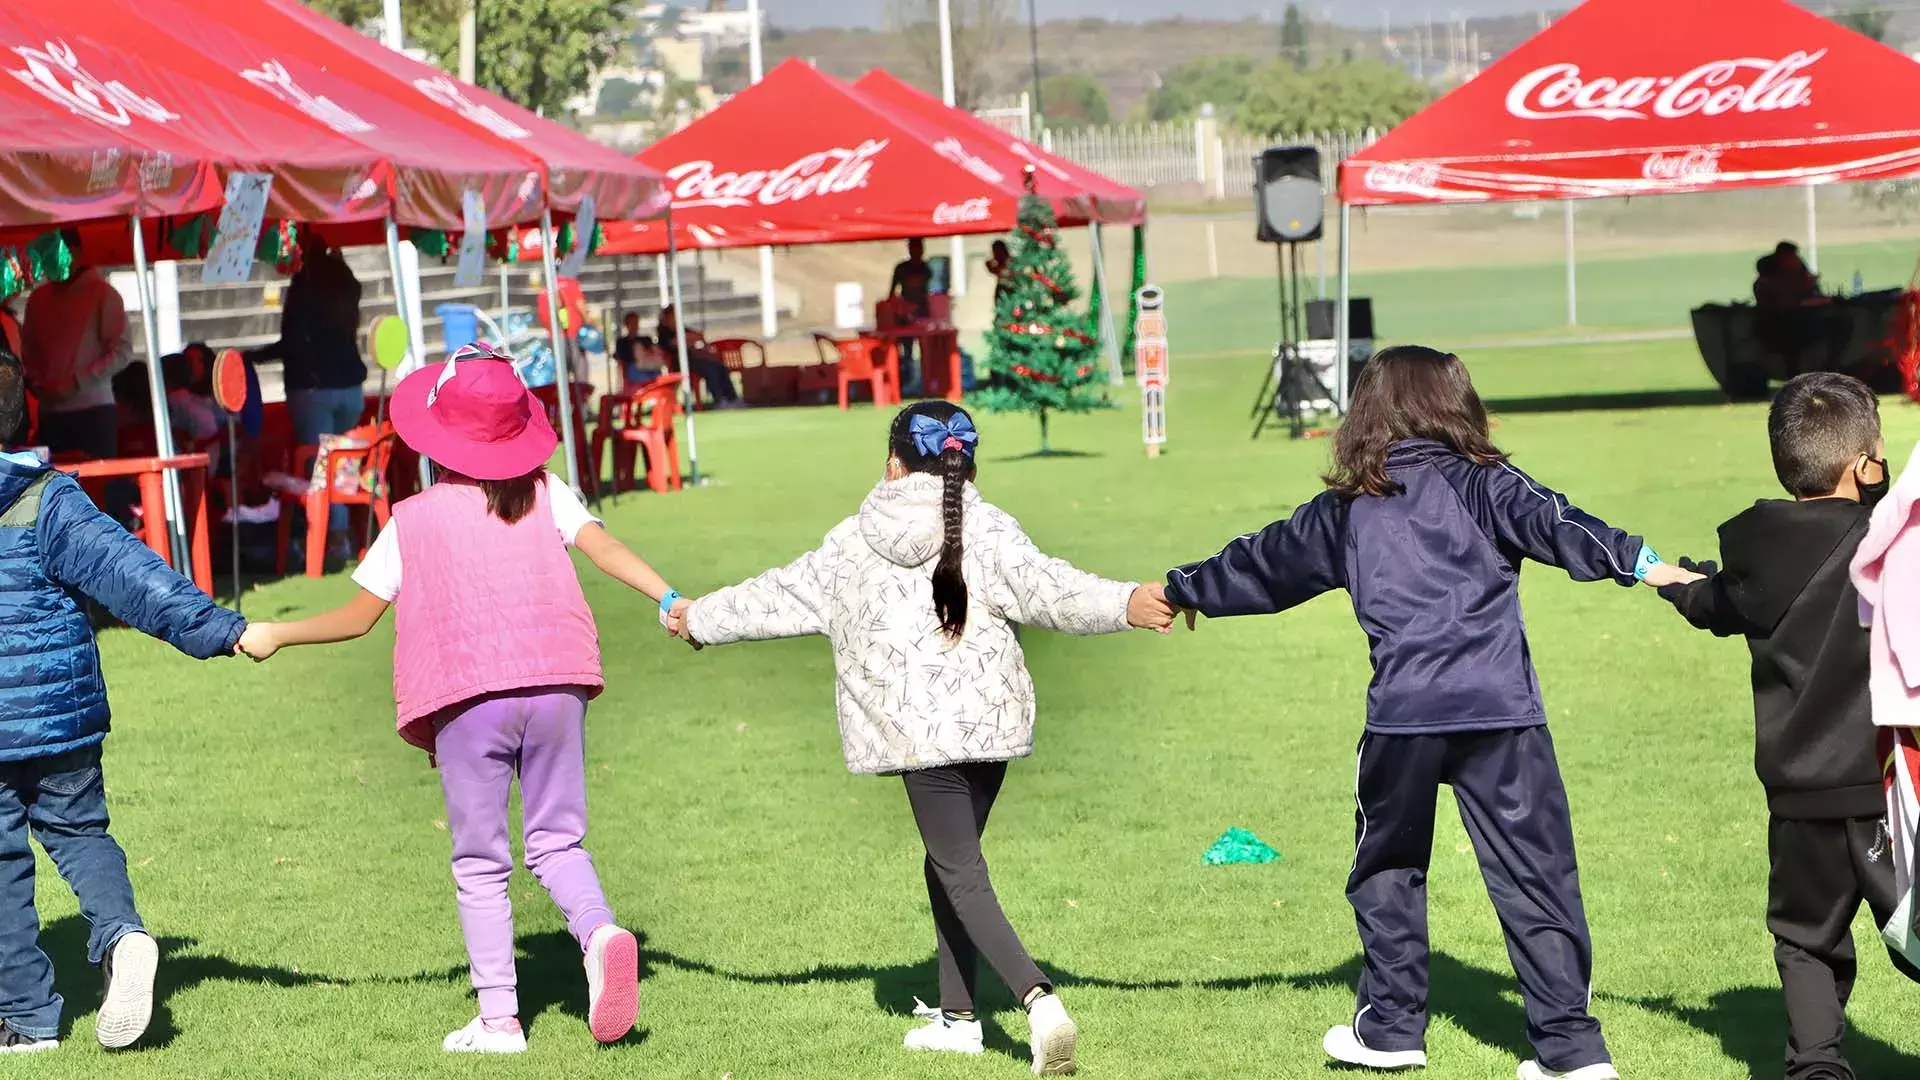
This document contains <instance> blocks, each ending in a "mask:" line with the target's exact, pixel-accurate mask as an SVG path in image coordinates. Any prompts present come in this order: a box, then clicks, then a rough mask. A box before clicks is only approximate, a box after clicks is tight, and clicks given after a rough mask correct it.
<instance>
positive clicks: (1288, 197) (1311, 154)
mask: <svg viewBox="0 0 1920 1080" xmlns="http://www.w3.org/2000/svg"><path fill="white" fill-rule="evenodd" d="M1326 201H1327V194H1326V191H1325V190H1323V189H1322V188H1321V186H1320V150H1319V148H1318V147H1313V146H1276V147H1273V148H1271V149H1268V150H1264V151H1261V153H1260V156H1259V157H1257V158H1254V159H1253V216H1254V219H1255V220H1256V221H1258V222H1259V224H1260V242H1261V243H1263V244H1282V243H1285V244H1304V243H1309V242H1311V241H1314V240H1318V239H1320V226H1321V222H1322V219H1323V218H1324V217H1325V214H1326Z"/></svg>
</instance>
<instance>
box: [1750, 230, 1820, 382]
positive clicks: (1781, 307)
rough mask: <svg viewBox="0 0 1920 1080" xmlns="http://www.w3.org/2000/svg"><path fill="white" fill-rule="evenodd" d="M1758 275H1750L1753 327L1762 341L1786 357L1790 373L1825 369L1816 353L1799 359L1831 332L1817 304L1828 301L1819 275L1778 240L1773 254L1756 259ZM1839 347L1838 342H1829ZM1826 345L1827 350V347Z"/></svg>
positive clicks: (1797, 249) (1785, 244)
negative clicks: (1815, 355)
mask: <svg viewBox="0 0 1920 1080" xmlns="http://www.w3.org/2000/svg"><path fill="white" fill-rule="evenodd" d="M1754 269H1755V270H1756V271H1757V273H1758V276H1757V277H1755V278H1754V281H1753V302H1754V306H1755V307H1756V308H1757V309H1758V311H1757V312H1756V315H1757V318H1756V320H1755V332H1756V334H1757V336H1758V337H1759V339H1760V343H1761V344H1762V345H1763V346H1765V347H1766V348H1768V349H1771V350H1772V351H1774V352H1776V353H1779V354H1781V355H1782V356H1785V357H1788V358H1789V359H1790V360H1791V361H1793V363H1791V364H1790V365H1789V371H1788V373H1787V374H1788V375H1789V376H1790V377H1791V376H1793V375H1798V374H1801V373H1802V372H1803V371H1810V370H1811V371H1817V370H1822V369H1824V368H1825V367H1826V366H1827V364H1828V360H1827V359H1822V358H1819V357H1816V358H1814V359H1812V360H1811V361H1810V362H1808V363H1806V364H1802V363H1800V360H1801V359H1802V354H1804V353H1807V352H1808V351H1809V350H1810V349H1812V347H1813V346H1815V345H1819V344H1821V343H1822V342H1823V341H1825V340H1826V339H1827V338H1828V337H1829V335H1828V334H1827V327H1828V322H1827V319H1826V317H1825V315H1826V313H1825V312H1824V311H1821V310H1819V309H1821V308H1823V307H1825V306H1826V305H1828V304H1829V303H1831V301H1830V300H1829V298H1828V297H1826V296H1823V295H1821V293H1820V279H1819V278H1817V277H1815V276H1814V275H1813V272H1812V271H1810V270H1808V269H1807V264H1806V263H1804V262H1802V261H1800V249H1799V248H1798V247H1796V246H1794V245H1793V244H1792V243H1791V242H1789V241H1786V240H1782V241H1780V244H1779V246H1777V247H1775V248H1774V249H1773V254H1771V255H1768V256H1766V257H1764V258H1762V259H1761V260H1760V261H1759V262H1758V263H1756V264H1754ZM1829 344H1832V345H1834V347H1837V344H1838V343H1829ZM1829 351H1830V350H1829Z"/></svg>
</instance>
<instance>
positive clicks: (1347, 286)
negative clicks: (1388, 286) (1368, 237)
mask: <svg viewBox="0 0 1920 1080" xmlns="http://www.w3.org/2000/svg"><path fill="white" fill-rule="evenodd" d="M1352 268H1353V208H1352V207H1350V206H1348V205H1347V204H1346V203H1345V202H1342V203H1341V204H1340V295H1339V297H1338V299H1336V300H1335V301H1334V308H1333V324H1334V328H1335V330H1334V338H1335V339H1336V340H1335V341H1334V350H1335V356H1334V362H1335V370H1336V371H1338V372H1339V374H1338V376H1337V377H1338V378H1339V380H1340V385H1339V386H1336V387H1334V397H1335V398H1336V399H1337V400H1338V401H1339V402H1340V415H1342V416H1345V415H1346V413H1347V406H1348V405H1349V404H1351V403H1350V402H1349V401H1348V400H1347V399H1348V397H1350V396H1351V395H1350V394H1349V393H1348V387H1349V386H1350V385H1351V383H1352V380H1351V379H1350V378H1349V377H1348V374H1347V369H1348V367H1349V366H1350V364H1351V361H1350V359H1349V358H1348V356H1347V353H1348V351H1349V350H1351V349H1352V347H1353V342H1352V339H1351V337H1350V335H1351V334H1352V332H1353V328H1352V327H1350V326H1348V325H1347V306H1348V305H1349V304H1350V303H1352V300H1351V298H1350V297H1351V293H1352V291H1353V283H1352V281H1351V280H1350V278H1349V276H1348V275H1349V274H1350V272H1351V271H1352Z"/></svg>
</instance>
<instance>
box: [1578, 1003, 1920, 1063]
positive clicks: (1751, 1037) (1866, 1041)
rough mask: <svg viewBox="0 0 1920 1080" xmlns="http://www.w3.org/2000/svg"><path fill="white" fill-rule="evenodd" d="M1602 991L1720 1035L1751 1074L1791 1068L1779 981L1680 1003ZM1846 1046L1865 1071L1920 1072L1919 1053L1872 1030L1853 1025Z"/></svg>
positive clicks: (1850, 1057)
mask: <svg viewBox="0 0 1920 1080" xmlns="http://www.w3.org/2000/svg"><path fill="white" fill-rule="evenodd" d="M1601 997H1602V998H1603V999H1606V1000H1611V1001H1615V1002H1619V1003H1621V1004H1623V1005H1635V1006H1638V1007H1639V1008H1642V1009H1645V1010H1647V1011H1648V1012H1650V1013H1654V1014H1656V1015H1659V1016H1666V1017H1670V1018H1672V1019H1675V1020H1678V1021H1680V1022H1681V1023H1683V1024H1686V1025H1687V1026H1689V1027H1691V1028H1694V1029H1696V1030H1698V1031H1700V1032H1702V1033H1704V1034H1707V1035H1711V1036H1713V1037H1714V1038H1716V1039H1719V1040H1720V1052H1721V1053H1723V1054H1725V1055H1726V1056H1727V1057H1729V1058H1732V1059H1733V1060H1735V1061H1738V1062H1741V1063H1743V1064H1744V1065H1746V1067H1747V1071H1748V1072H1749V1074H1750V1075H1751V1076H1752V1080H1779V1078H1780V1077H1782V1076H1784V1075H1785V1073H1786V1042H1787V1036H1786V1032H1787V1010H1786V1005H1785V1003H1784V1002H1783V1001H1782V999H1781V997H1780V990H1779V988H1778V987H1762V986H1742V987H1739V988H1737V989H1733V990H1722V991H1720V992H1719V993H1717V994H1714V995H1713V997H1712V998H1711V999H1709V1000H1708V1002H1707V1004H1706V1005H1705V1006H1704V1007H1702V1006H1694V1005H1681V1004H1679V1003H1677V1002H1675V1001H1674V1000H1673V999H1671V998H1631V997H1618V996H1614V995H1606V994H1603V995H1601ZM1845 1049H1846V1055H1847V1058H1848V1061H1849V1063H1850V1064H1852V1066H1853V1068H1854V1070H1855V1071H1856V1072H1857V1073H1858V1074H1859V1075H1861V1076H1915V1075H1920V1058H1916V1057H1914V1056H1912V1055H1910V1054H1904V1053H1902V1052H1900V1051H1899V1050H1898V1049H1896V1048H1894V1047H1892V1046H1890V1045H1888V1044H1887V1043H1884V1042H1881V1041H1880V1040H1879V1039H1876V1038H1873V1037H1872V1036H1870V1035H1863V1034H1861V1033H1860V1032H1858V1031H1849V1032H1848V1033H1847V1041H1846V1048H1845Z"/></svg>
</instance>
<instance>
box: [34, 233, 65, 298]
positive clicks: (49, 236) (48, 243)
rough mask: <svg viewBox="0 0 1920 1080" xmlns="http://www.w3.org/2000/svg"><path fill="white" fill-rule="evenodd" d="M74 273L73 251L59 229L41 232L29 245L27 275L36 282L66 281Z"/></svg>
mask: <svg viewBox="0 0 1920 1080" xmlns="http://www.w3.org/2000/svg"><path fill="white" fill-rule="evenodd" d="M71 273H73V252H72V251H70V250H68V249H67V238H66V237H64V236H61V235H60V231H59V230H58V229H56V230H54V231H53V232H50V233H41V234H40V235H39V236H38V237H36V238H35V239H34V241H33V243H31V244H28V245H27V276H28V277H29V278H31V279H32V280H33V281H34V282H35V283H36V284H44V283H46V282H49V281H65V280H67V275H69V274H71Z"/></svg>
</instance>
